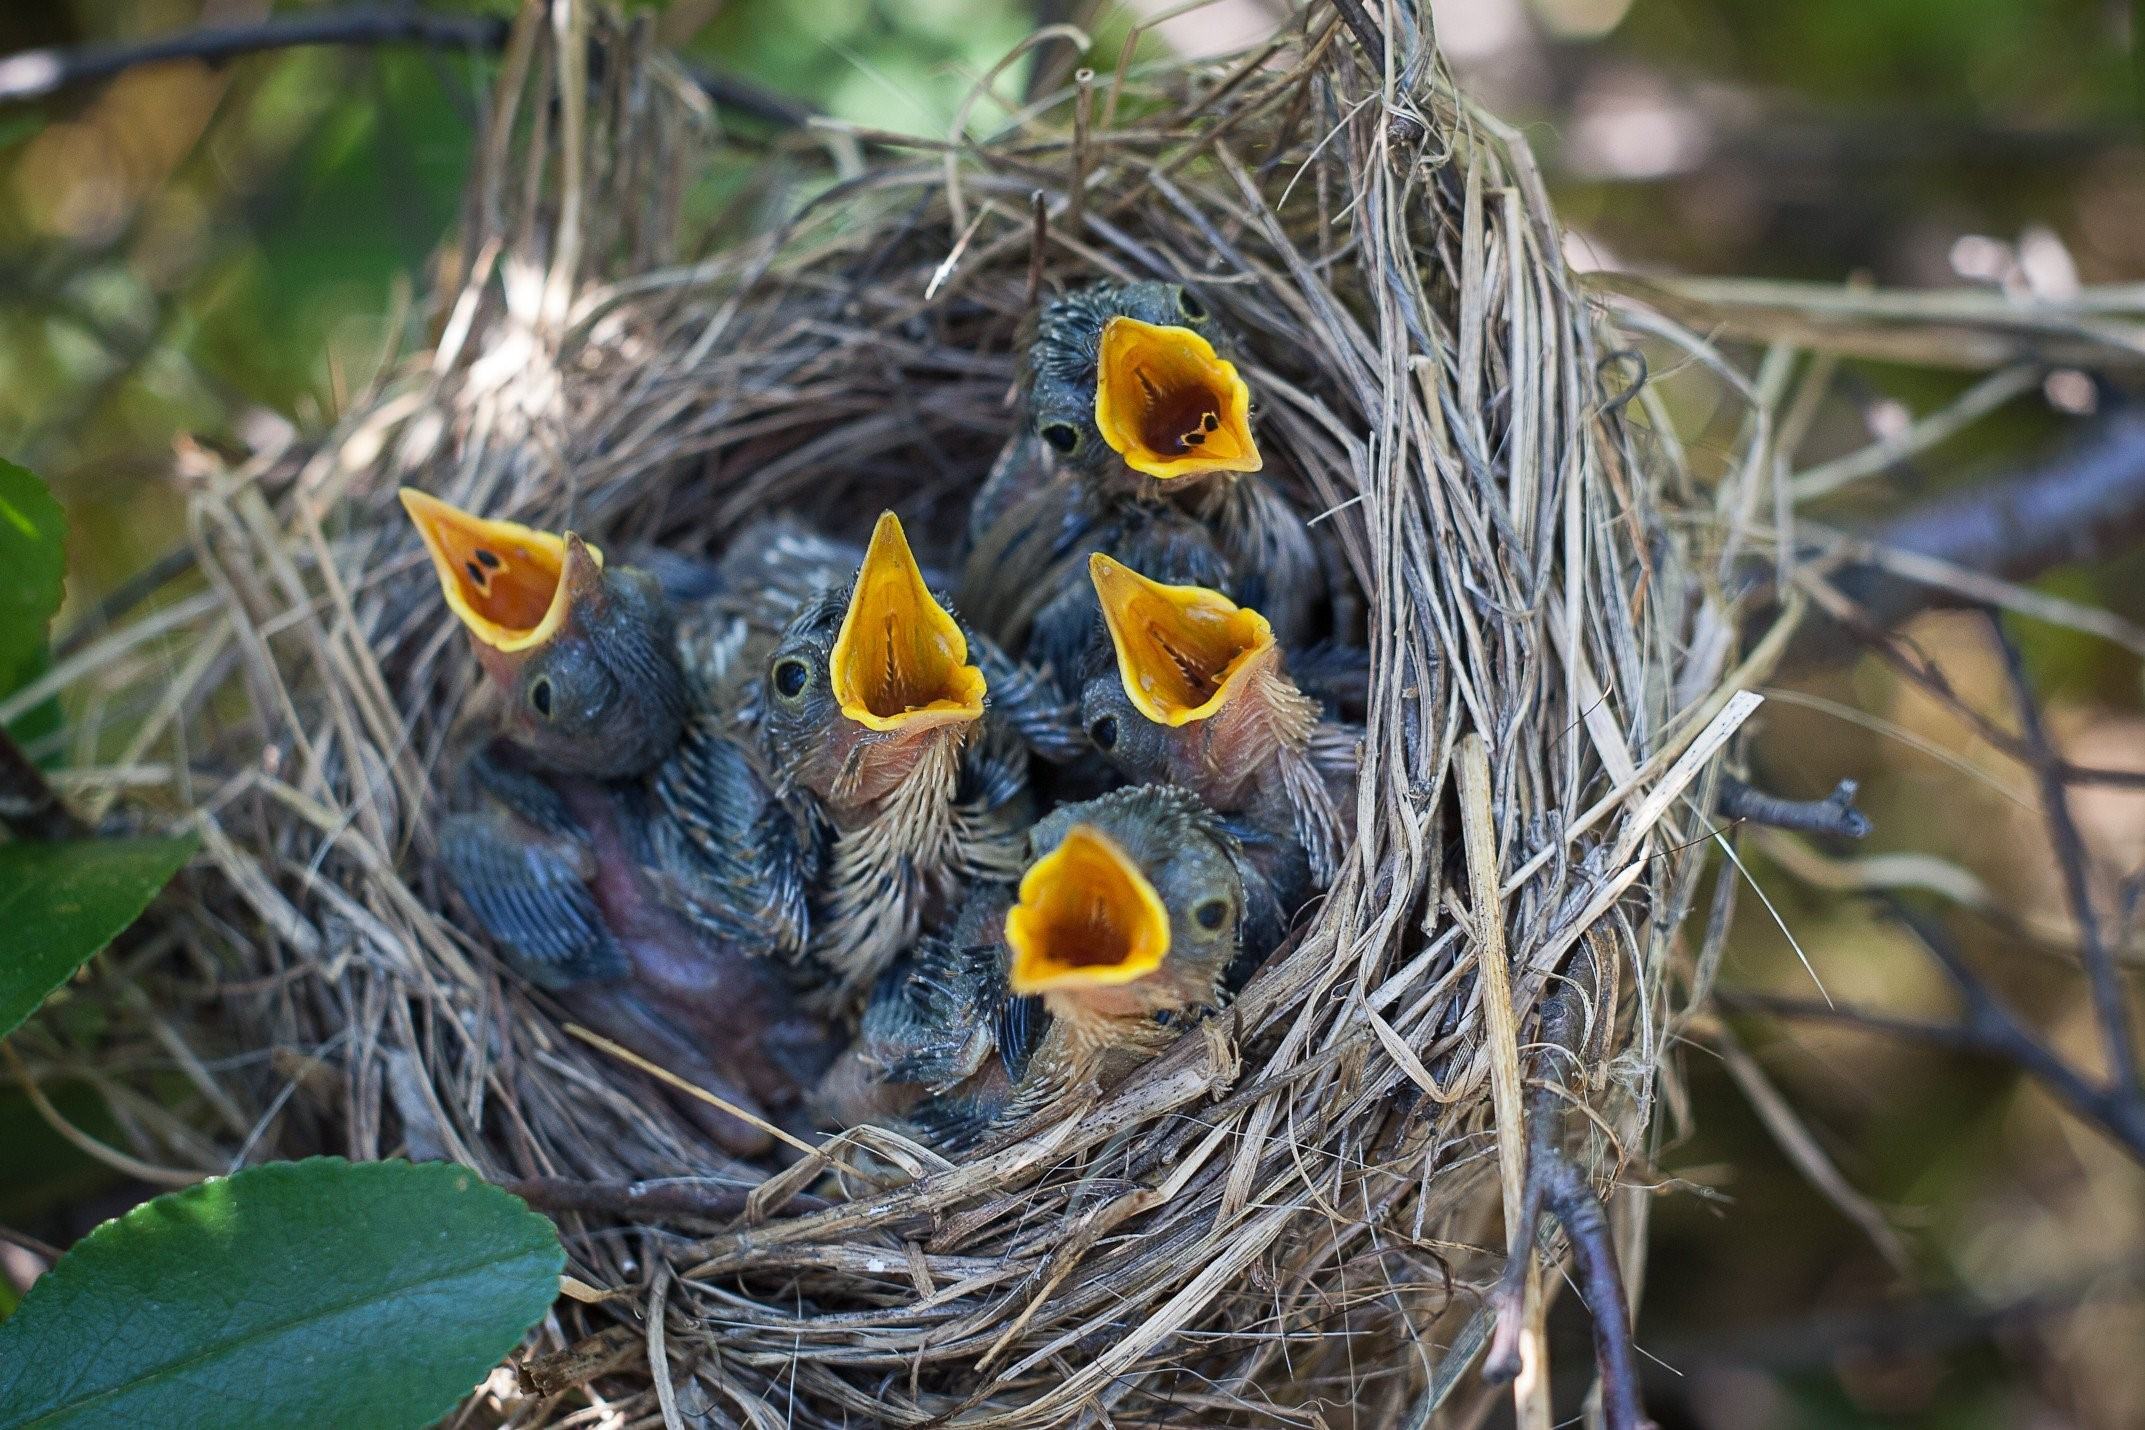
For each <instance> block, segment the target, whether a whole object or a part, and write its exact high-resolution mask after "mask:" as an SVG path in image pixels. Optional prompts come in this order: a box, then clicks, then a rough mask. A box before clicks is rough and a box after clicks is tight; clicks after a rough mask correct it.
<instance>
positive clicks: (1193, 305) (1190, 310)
mask: <svg viewBox="0 0 2145 1430" xmlns="http://www.w3.org/2000/svg"><path fill="white" fill-rule="evenodd" d="M1177 311H1178V312H1180V313H1182V314H1184V316H1185V317H1187V318H1189V319H1191V320H1192V321H1193V322H1195V323H1203V322H1205V321H1206V320H1207V305H1206V304H1205V303H1202V302H1201V301H1200V300H1199V295H1198V294H1197V293H1194V292H1193V291H1192V290H1191V289H1189V288H1179V289H1178V290H1177Z"/></svg>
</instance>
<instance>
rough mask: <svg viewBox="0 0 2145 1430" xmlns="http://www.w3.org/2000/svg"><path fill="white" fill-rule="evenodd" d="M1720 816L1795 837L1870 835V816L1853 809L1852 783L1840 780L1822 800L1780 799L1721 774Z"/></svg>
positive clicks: (1852, 836) (1718, 803)
mask: <svg viewBox="0 0 2145 1430" xmlns="http://www.w3.org/2000/svg"><path fill="white" fill-rule="evenodd" d="M1717 807H1718V808H1719V810H1720V812H1721V815H1722V817H1724V818H1726V819H1733V820H1748V821H1749V822H1750V823H1752V824H1766V825H1771V826H1772V827H1773V828H1774V829H1788V830H1793V831H1794V832H1796V833H1798V834H1831V835H1837V836H1838V837H1840V838H1842V839H1860V838H1862V836H1864V835H1865V834H1868V833H1869V816H1868V815H1866V814H1864V813H1863V812H1862V811H1861V810H1859V809H1856V808H1855V782H1854V781H1853V780H1841V781H1840V782H1839V783H1838V784H1837V785H1835V786H1833V789H1832V793H1831V794H1828V795H1826V796H1825V797H1824V798H1823V799H1782V798H1781V797H1780V796H1779V795H1776V794H1767V793H1766V792H1765V791H1764V790H1761V789H1753V788H1752V787H1751V786H1749V785H1747V784H1744V783H1743V782H1742V781H1741V780H1739V779H1736V778H1735V777H1734V776H1732V775H1723V776H1722V777H1721V781H1720V795H1719V798H1718V800H1717Z"/></svg>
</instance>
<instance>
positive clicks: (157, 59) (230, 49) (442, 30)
mask: <svg viewBox="0 0 2145 1430" xmlns="http://www.w3.org/2000/svg"><path fill="white" fill-rule="evenodd" d="M512 28H513V27H512V24H511V22H509V21H508V20H506V19H504V18H502V17H499V16H493V15H453V14H442V13H440V12H437V11H427V10H417V9H405V8H402V7H399V6H398V7H393V8H382V9H377V10H370V9H357V8H351V9H340V10H327V11H323V12H321V13H319V14H298V15H272V16H270V17H268V18H267V19H264V20H256V21H252V22H250V23H246V24H238V25H204V26H201V27H200V28H198V29H192V30H180V31H177V32H175V33H173V34H168V35H156V36H153V37H151V38H149V39H145V40H131V41H125V42H121V43H117V44H109V45H83V46H80V47H79V48H75V49H59V48H53V49H43V50H23V51H20V52H18V53H16V54H12V55H8V56H6V57H4V58H0V104H24V103H28V102H30V101H33V100H39V99H45V98H48V97H50V96H51V95H54V94H57V93H59V92H60V91H62V90H65V89H71V88H73V87H74V86H76V85H81V84H94V83H96V82H97V81H98V80H104V79H110V78H111V77H112V76H113V75H116V74H121V73H124V72H125V71H127V70H130V69H134V68H136V67H138V66H141V65H151V64H159V63H162V62H165V61H169V60H200V61H203V62H205V63H208V64H218V63H221V62H223V61H225V60H234V59H239V58H242V57H244V56H246V55H255V54H262V53H265V52H268V51H271V50H290V49H301V48H304V47H306V46H310V45H381V46H385V45H415V46H421V47H424V48H427V49H440V50H473V51H479V52H482V53H486V54H496V53H498V52H499V51H500V50H503V49H505V48H506V42H507V36H508V34H509V32H510V31H511V30H512ZM688 73H690V74H691V76H692V79H693V82H694V83H695V84H696V85H698V86H699V87H700V89H701V90H702V91H703V92H704V93H705V94H706V95H707V96H708V98H710V99H712V100H714V101H715V102H716V103H717V104H721V105H727V106H729V107H730V108H732V109H734V110H736V111H738V112H739V113H741V114H749V115H751V116H753V117H754V118H755V119H761V120H764V121H766V122H767V123H769V124H774V125H779V126H781V127H783V128H796V127H798V126H801V125H803V124H804V123H805V122H806V121H808V120H809V119H810V118H811V117H812V115H813V113H814V111H813V110H812V108H811V107H810V106H809V105H806V104H802V103H800V102H798V101H797V100H794V99H791V98H789V97H788V96H786V95H781V94H777V93H775V92H774V91H773V90H769V89H764V88H762V87H761V86H759V85H757V84H753V83H752V82H750V81H749V80H742V79H739V78H737V77H736V76H734V75H726V74H720V73H716V72H713V71H709V70H704V69H700V68H698V67H690V68H689V69H688Z"/></svg>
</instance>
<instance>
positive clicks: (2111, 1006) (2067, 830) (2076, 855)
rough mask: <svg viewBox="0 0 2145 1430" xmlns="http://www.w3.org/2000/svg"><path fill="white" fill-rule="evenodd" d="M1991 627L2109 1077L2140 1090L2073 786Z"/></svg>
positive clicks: (2018, 657)
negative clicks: (2058, 874) (2051, 846)
mask: <svg viewBox="0 0 2145 1430" xmlns="http://www.w3.org/2000/svg"><path fill="white" fill-rule="evenodd" d="M1989 629H1990V630H1991V631H1992V632H1993V633H1994V635H1995V637H1996V644H1997V647H1998V648H1999V649H2000V650H2001V651H2002V652H2003V666H2004V677H2005V679H2007V680H2008V681H2009V682H2010V685H2011V698H2012V701H2013V703H2014V704H2015V705H2016V706H2017V707H2018V728H2019V735H2020V737H2021V738H2022V739H2023V740H2024V741H2025V745H2026V751H2027V755H2028V759H2027V763H2028V764H2029V765H2030V766H2031V767H2032V769H2033V775H2034V779H2035V781H2036V783H2037V784H2038V785H2039V787H2040V791H2041V810H2042V814H2043V816H2044V817H2045V818H2046V820H2047V823H2048V835H2049V839H2050V840H2051V841H2052V842H2053V843H2054V844H2055V850H2056V866H2057V867H2058V868H2059V869H2061V870H2062V871H2063V893H2064V897H2065V898H2067V899H2068V900H2069V901H2070V908H2071V918H2072V919H2073V920H2074V921H2076V923H2077V925H2078V938H2079V942H2080V944H2081V946H2082V947H2081V950H2080V956H2081V957H2082V958H2083V959H2084V961H2085V974H2086V979H2087V981H2088V983H2089V984H2090V986H2091V987H2092V990H2093V1012H2094V1014H2095V1016H2096V1017H2098V1018H2099V1020H2100V1036H2101V1044H2102V1052H2103V1055H2104V1056H2105V1057H2106V1058H2107V1060H2108V1076H2109V1078H2110V1080H2111V1081H2113V1083H2114V1084H2115V1086H2116V1087H2118V1088H2130V1089H2133V1090H2136V1089H2137V1088H2138V1056H2137V1044H2136V1042H2135V1041H2134V1039H2133V1035H2132V1033H2131V1028H2130V1008H2129V1002H2128V999H2127V997H2126V995H2125V993H2124V990H2123V975H2122V972H2121V970H2120V969H2118V968H2117V967H2116V964H2115V955H2114V952H2113V950H2111V949H2110V948H2109V947H2108V941H2107V939H2106V938H2105V937H2104V936H2103V935H2102V933H2101V926H2100V914H2099V912H2098V911H2097V910H2096V909H2095V908H2094V907H2093V888H2092V878H2091V874H2090V873H2089V871H2088V865H2087V855H2086V849H2085V840H2084V839H2083V838H2082V837H2081V836H2080V835H2079V833H2078V822H2077V820H2076V819H2074V818H2073V817H2072V815H2071V801H2070V790H2069V789H2068V788H2066V787H2065V785H2064V783H2063V776H2062V773H2061V771H2060V768H2059V767H2060V763H2061V762H2060V761H2059V760H2058V759H2057V758H2056V752H2055V746H2054V745H2052V744H2051V743H2050V742H2049V739H2048V726H2047V722H2046V721H2044V720H2043V719H2042V718H2041V702H2040V700H2039V699H2038V698H2037V697H2036V696H2035V695H2034V693H2033V682H2032V680H2031V678H2029V677H2028V676H2027V674H2026V658H2025V656H2024V655H2023V654H2021V653H2020V651H2019V648H2018V643H2017V642H2016V641H2014V640H2012V639H2011V635H2010V633H2009V632H2008V631H2006V630H2005V629H2004V623H2003V618H2002V617H2001V616H1998V615H1995V614H1993V613H1991V614H1990V616H1989Z"/></svg>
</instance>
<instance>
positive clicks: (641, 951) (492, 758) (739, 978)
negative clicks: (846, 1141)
mask: <svg viewBox="0 0 2145 1430" xmlns="http://www.w3.org/2000/svg"><path fill="white" fill-rule="evenodd" d="M524 758H525V755H524V752H522V751H521V750H519V749H517V748H515V747H513V746H509V745H506V744H505V743H504V742H501V741H494V742H493V743H492V745H491V746H490V747H488V748H487V749H485V750H482V751H479V752H478V754H477V755H476V757H475V758H473V759H472V760H471V761H470V762H469V765H468V767H467V773H468V775H469V777H470V780H471V782H472V783H473V784H474V785H475V786H476V787H477V790H476V793H477V796H478V797H477V799H476V800H475V808H474V809H472V810H470V811H468V812H464V813H458V814H452V815H449V816H447V817H446V818H445V819H444V820H442V821H441V823H440V831H439V844H440V862H441V865H442V867H443V868H444V870H445V872H446V875H447V878H448V880H449V881H450V882H451V883H452V884H453V885H454V887H455V889H456V891H457V892H458V893H459V894H460V895H461V897H462V901H463V903H465V904H466V905H467V906H468V907H469V910H470V912H471V913H472V914H474V915H475V916H476V919H477V922H478V923H479V924H480V925H481V926H482V927H483V929H484V931H485V933H486V934H488V935H489V936H490V937H491V939H492V941H493V943H494V944H495V945H496V946H497V947H498V948H499V949H500V951H501V952H502V953H503V954H504V955H505V956H506V958H507V960H508V962H509V963H511V964H512V965H513V967H514V968H515V969H516V970H517V971H518V972H520V973H521V974H522V976H523V977H525V978H527V979H529V981H530V982H532V983H535V984H537V985H538V986H539V987H543V988H548V989H551V990H553V991H555V992H559V993H561V994H562V995H563V997H564V1001H565V1003H566V1005H567V1007H568V1009H569V1010H570V1011H571V1013H572V1014H573V1016H574V1017H576V1018H578V1019H580V1020H582V1021H584V1022H587V1023H589V1024H590V1025H591V1026H593V1027H595V1028H596V1029H598V1030H599V1031H601V1032H603V1033H606V1034H608V1035H609V1036H611V1037H613V1038H616V1039H617V1040H618V1041H620V1042H622V1043H625V1044H627V1045H628V1046H630V1047H632V1048H633V1049H634V1050H635V1051H637V1052H639V1053H641V1054H642V1055H644V1056H646V1057H649V1058H652V1059H653V1060H655V1061H656V1062H658V1063H660V1064H661V1065H662V1066H664V1067H666V1068H669V1069H670V1070H671V1071H673V1072H675V1073H677V1074H678V1075H679V1076H681V1077H683V1078H685V1079H686V1080H687V1081H689V1082H692V1083H694V1084H696V1085H698V1086H701V1087H704V1088H707V1089H708V1090H709V1091H712V1092H715V1093H717V1094H719V1095H721V1096H723V1097H725V1098H727V1099H728V1100H729V1101H731V1102H732V1103H735V1104H736V1105H738V1106H739V1107H741V1108H743V1109H745V1110H746V1111H748V1112H751V1113H755V1114H757V1115H760V1116H762V1117H763V1118H767V1119H771V1120H776V1121H779V1120H781V1119H782V1118H783V1117H784V1116H785V1115H787V1114H788V1113H790V1112H791V1111H793V1110H794V1109H795V1108H796V1107H797V1106H798V1104H799V1102H800V1100H801V1097H802V1093H803V1090H804V1089H805V1088H808V1087H810V1086H811V1085H812V1084H813V1083H814V1082H816V1081H817V1079H818V1078H819V1076H820V1074H821V1072H822V1071H823V1070H824V1069H825V1067H826V1066H827V1063H828V1062H829V1060H830V1059H831V1058H832V1057H833V1055H834V1053H835V1051H836V1048H835V1045H834V1043H833V1041H832V1039H831V1036H830V1034H829V1032H828V1029H827V1028H826V1026H825V1025H824V1024H823V1023H822V1022H820V1021H819V1020H818V1019H816V1018H813V1017H811V1016H809V1015H807V1014H806V1013H805V1012H804V1011H803V1010H802V1008H801V1007H800V1005H799V1003H798V1000H797V997H796V995H795V993H794V991H793V989H792V986H791V983H792V980H791V978H790V977H789V976H788V967H787V965H786V964H785V963H784V962H783V961H782V960H779V959H777V958H773V957H769V956H768V955H769V954H771V953H774V952H778V951H779V947H780V945H781V944H782V943H783V942H784V941H785V940H787V941H790V942H797V941H801V937H802V922H801V920H802V907H803V897H804V882H805V879H806V877H807V872H806V871H805V870H804V869H803V868H802V867H801V857H802V851H801V850H800V849H799V848H798V847H797V846H796V844H795V843H793V842H792V841H794V840H795V839H796V838H797V837H798V836H797V835H796V833H795V826H794V825H793V824H792V823H791V821H790V820H789V819H788V818H787V817H786V816H785V814H784V812H783V811H781V810H780V809H779V808H778V807H775V806H773V805H772V804H771V802H768V801H767V799H766V796H765V786H764V784H762V783H760V782H759V781H757V780H755V779H754V777H753V775H752V773H751V771H750V770H749V769H748V768H741V767H737V766H738V762H740V761H741V760H742V758H743V752H742V751H741V750H740V749H739V748H738V747H737V746H736V745H735V744H734V743H730V742H727V741H725V740H722V739H720V738H719V737H715V736H712V735H711V734H710V733H709V732H707V731H706V730H705V729H704V728H703V727H695V729H694V730H692V731H689V732H688V734H687V737H686V739H685V741H684V742H683V744H682V745H681V753H680V754H679V755H678V756H677V757H675V758H674V759H673V761H671V762H669V764H668V765H666V767H665V768H664V769H663V770H662V771H659V772H658V774H657V776H656V777H655V778H654V780H652V781H645V782H644V781H629V782H599V781H595V780H589V779H585V778H582V777H579V776H570V775H560V774H558V773H556V772H546V771H538V770H534V769H530V768H528V767H527V766H526V765H525V764H524V763H523V760H524ZM706 764H714V765H723V764H729V765H732V766H733V768H732V769H731V770H729V771H728V772H726V773H725V774H724V775H722V776H720V777H717V778H713V779H711V780H709V781H708V783H707V786H706V790H707V791H708V792H714V793H716V795H717V797H716V798H714V799H712V800H703V801H702V802H701V803H700V804H699V805H697V806H696V809H698V810H700V811H704V812H705V814H706V815H707V816H708V817H710V818H712V820H713V821H714V824H713V827H710V826H708V825H703V824H695V823H688V822H687V819H686V817H684V816H682V815H681V814H680V813H678V812H676V811H673V810H671V809H668V808H666V807H665V804H664V800H665V798H666V796H669V797H675V796H676V795H677V794H678V793H679V791H676V790H670V791H666V790H665V789H663V788H662V786H663V785H664V783H665V779H664V777H665V776H666V775H668V776H671V777H672V780H671V781H670V782H672V783H675V784H677V785H679V786H681V787H682V788H683V790H684V791H686V792H691V791H693V790H695V789H697V788H698V786H697V784H696V782H695V781H694V780H692V779H689V778H679V777H680V776H684V775H688V774H697V773H700V772H701V770H700V768H699V767H701V766H703V765H706ZM725 794H727V796H730V797H724V795H725ZM685 1106H686V1110H687V1111H688V1112H689V1113H690V1114H691V1115H692V1116H693V1118H694V1120H695V1121H696V1122H698V1123H699V1124H700V1125H701V1126H702V1127H703V1128H704V1129H705V1130H706V1131H707V1132H708V1133H709V1134H710V1136H712V1137H713V1138H714V1139H715V1140H716V1142H717V1143H718V1144H719V1145H720V1146H722V1147H723V1148H724V1149H725V1150H727V1151H729V1152H731V1153H734V1154H736V1155H739V1156H749V1155H754V1154H757V1153H761V1152H764V1151H766V1150H767V1148H768V1141H767V1138H766V1135H765V1134H764V1133H763V1132H761V1131H760V1130H758V1129H757V1128H754V1127H753V1126H751V1125H750V1124H749V1123H746V1122H742V1121H740V1120H738V1119H736V1118H733V1117H731V1116H729V1115H728V1114H726V1113H723V1112H721V1111H719V1110H716V1109H713V1108H710V1107H707V1106H705V1105H703V1104H700V1103H699V1102H697V1101H695V1102H692V1103H688V1104H685Z"/></svg>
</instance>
